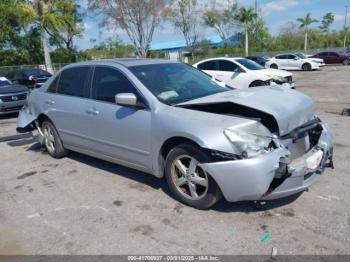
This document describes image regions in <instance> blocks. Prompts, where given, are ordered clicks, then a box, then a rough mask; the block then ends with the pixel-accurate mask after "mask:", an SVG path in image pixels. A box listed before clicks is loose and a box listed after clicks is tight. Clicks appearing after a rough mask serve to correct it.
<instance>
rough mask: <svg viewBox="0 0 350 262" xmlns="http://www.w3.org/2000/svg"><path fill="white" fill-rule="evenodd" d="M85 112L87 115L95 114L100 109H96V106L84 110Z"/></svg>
mask: <svg viewBox="0 0 350 262" xmlns="http://www.w3.org/2000/svg"><path fill="white" fill-rule="evenodd" d="M86 113H87V114H89V115H93V116H97V115H98V114H99V113H100V111H98V110H97V109H96V108H94V107H93V108H89V109H87V110H86Z"/></svg>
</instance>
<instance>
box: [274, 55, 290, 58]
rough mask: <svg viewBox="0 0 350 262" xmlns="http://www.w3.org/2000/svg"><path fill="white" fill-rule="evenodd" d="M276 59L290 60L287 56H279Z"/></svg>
mask: <svg viewBox="0 0 350 262" xmlns="http://www.w3.org/2000/svg"><path fill="white" fill-rule="evenodd" d="M276 59H288V56H287V55H278V56H276Z"/></svg>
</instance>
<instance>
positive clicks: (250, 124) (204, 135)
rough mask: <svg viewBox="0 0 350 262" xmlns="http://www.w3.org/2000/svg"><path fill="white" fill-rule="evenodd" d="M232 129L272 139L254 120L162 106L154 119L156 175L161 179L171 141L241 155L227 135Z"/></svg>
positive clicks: (153, 149) (154, 114)
mask: <svg viewBox="0 0 350 262" xmlns="http://www.w3.org/2000/svg"><path fill="white" fill-rule="evenodd" d="M233 126H235V127H240V129H241V130H244V131H247V132H249V131H252V132H253V131H254V133H257V132H258V133H260V134H261V135H266V136H268V135H271V133H270V132H269V131H268V130H267V129H266V128H265V127H264V126H263V125H261V124H260V123H258V122H256V121H253V120H248V119H245V118H239V117H233V116H227V115H220V114H213V113H205V112H201V111H196V110H191V109H186V108H181V107H172V106H167V105H164V104H160V103H159V107H158V109H157V110H156V111H155V112H154V113H153V116H152V145H153V146H152V154H153V166H154V174H155V175H156V176H162V167H161V166H160V165H159V155H160V152H161V148H162V146H163V145H164V143H165V142H166V141H167V140H168V139H172V138H185V139H188V140H190V141H193V142H194V143H196V144H197V145H198V146H200V147H202V148H205V149H209V150H215V151H220V152H225V153H229V154H239V152H237V149H236V148H235V147H234V146H233V144H232V143H231V142H230V141H229V140H228V138H227V137H226V135H225V134H224V130H225V129H226V128H229V127H233Z"/></svg>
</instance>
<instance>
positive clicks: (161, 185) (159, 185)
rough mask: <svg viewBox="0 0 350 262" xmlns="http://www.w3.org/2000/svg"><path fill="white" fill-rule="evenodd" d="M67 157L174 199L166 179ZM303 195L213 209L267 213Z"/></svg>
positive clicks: (73, 155) (83, 157) (34, 148)
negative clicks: (159, 191) (161, 192)
mask: <svg viewBox="0 0 350 262" xmlns="http://www.w3.org/2000/svg"><path fill="white" fill-rule="evenodd" d="M27 151H35V152H42V153H43V152H45V150H44V149H43V147H42V146H41V144H40V143H35V144H33V145H32V146H31V147H29V148H28V149H27ZM48 157H49V156H48ZM67 157H68V158H70V159H72V160H75V161H78V162H81V163H83V164H85V165H89V166H91V167H94V168H96V169H101V170H104V171H106V172H109V173H111V174H114V175H117V176H122V177H125V178H128V179H130V180H133V181H136V182H139V183H142V184H144V185H146V186H149V187H151V188H153V189H156V190H158V189H161V190H162V191H163V192H164V193H165V194H167V195H168V196H170V197H171V198H173V197H172V195H171V193H170V191H169V189H168V186H167V184H166V181H165V179H159V178H157V177H155V176H153V175H150V174H147V173H144V172H140V171H137V170H135V169H131V168H128V167H124V166H121V165H118V164H114V163H110V162H107V161H104V160H100V159H97V158H93V157H90V156H87V155H83V154H80V153H76V152H71V153H70V154H69V155H68V156H67ZM301 194H302V193H299V194H296V195H293V196H291V197H286V198H282V199H277V200H269V201H244V202H236V203H230V202H227V201H226V200H225V199H222V200H221V201H220V202H219V203H218V204H216V205H215V206H214V207H212V208H211V209H212V210H214V211H218V212H225V213H234V212H244V213H252V212H261V211H266V210H270V209H275V208H278V207H281V206H285V205H288V204H290V203H291V202H293V201H295V200H296V199H297V198H298V197H299V196H300V195H301ZM262 203H263V204H262Z"/></svg>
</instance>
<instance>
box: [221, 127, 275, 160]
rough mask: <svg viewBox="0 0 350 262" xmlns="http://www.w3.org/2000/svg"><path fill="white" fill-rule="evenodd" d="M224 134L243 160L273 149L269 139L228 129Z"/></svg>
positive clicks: (271, 141) (272, 143)
mask: <svg viewBox="0 0 350 262" xmlns="http://www.w3.org/2000/svg"><path fill="white" fill-rule="evenodd" d="M224 133H225V135H226V137H227V138H228V139H229V140H230V142H231V143H232V144H233V145H234V146H235V147H236V149H237V150H238V151H239V153H240V155H241V156H242V157H243V158H251V157H255V156H258V155H261V154H264V153H267V152H269V151H270V150H271V149H272V148H275V146H274V142H273V140H272V138H271V137H266V136H261V135H255V134H251V133H247V132H244V131H238V130H235V129H230V128H226V129H225V130H224Z"/></svg>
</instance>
